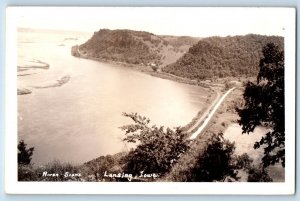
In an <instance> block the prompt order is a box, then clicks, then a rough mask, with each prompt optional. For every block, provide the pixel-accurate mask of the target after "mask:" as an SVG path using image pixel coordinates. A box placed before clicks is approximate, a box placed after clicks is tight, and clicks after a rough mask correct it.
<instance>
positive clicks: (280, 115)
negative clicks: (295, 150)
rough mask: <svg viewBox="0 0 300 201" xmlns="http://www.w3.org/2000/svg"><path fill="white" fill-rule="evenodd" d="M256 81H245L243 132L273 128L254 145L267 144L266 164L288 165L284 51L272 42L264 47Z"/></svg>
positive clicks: (264, 164) (263, 161) (242, 116)
mask: <svg viewBox="0 0 300 201" xmlns="http://www.w3.org/2000/svg"><path fill="white" fill-rule="evenodd" d="M262 52H263V58H262V59H261V60H260V64H259V68H260V71H259V74H258V76H257V82H256V83H252V82H248V83H247V84H246V88H245V92H244V99H245V107H244V108H243V109H237V111H238V113H239V115H240V120H239V124H240V125H242V128H243V133H250V132H252V131H254V129H255V128H256V127H257V126H259V125H265V126H269V127H271V130H270V131H268V132H267V133H266V134H265V135H264V136H263V137H262V138H261V140H260V141H259V142H256V143H255V144H254V148H256V149H257V148H259V147H261V146H263V147H264V156H263V158H262V163H263V166H264V167H267V166H269V165H274V164H275V163H278V162H281V164H282V166H283V167H284V166H285V127H284V124H285V118H284V116H285V115H284V52H283V51H282V50H281V48H280V47H279V46H277V45H275V44H273V43H269V44H267V45H266V46H265V47H264V48H263V51H262Z"/></svg>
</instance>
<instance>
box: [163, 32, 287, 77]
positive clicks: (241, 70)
mask: <svg viewBox="0 0 300 201" xmlns="http://www.w3.org/2000/svg"><path fill="white" fill-rule="evenodd" d="M269 42H272V43H275V44H277V45H279V46H280V47H281V48H283V46H284V39H283V37H278V36H262V35H254V34H249V35H246V36H228V37H209V38H204V39H201V40H200V41H199V42H198V43H197V44H195V45H193V46H192V47H190V48H189V50H188V52H187V53H186V54H184V55H183V56H182V57H181V58H179V59H178V60H177V61H176V62H175V63H172V64H169V65H167V66H165V67H164V68H163V69H162V70H163V71H164V72H166V73H171V74H174V75H176V76H180V77H185V78H190V79H198V80H203V79H209V78H212V77H213V76H216V77H227V76H256V75H257V73H258V67H259V61H260V58H261V56H262V48H263V46H265V45H266V44H267V43H269Z"/></svg>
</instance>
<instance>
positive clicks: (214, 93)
mask: <svg viewBox="0 0 300 201" xmlns="http://www.w3.org/2000/svg"><path fill="white" fill-rule="evenodd" d="M71 54H72V56H74V57H77V58H83V59H89V60H94V61H98V62H103V63H108V64H113V65H117V66H119V67H122V68H123V67H126V68H130V69H132V70H135V71H138V72H142V73H145V74H147V75H151V76H153V77H158V78H161V79H167V80H171V81H174V82H178V83H182V84H189V85H194V86H199V87H201V88H203V89H205V90H207V96H208V103H205V106H204V107H203V108H201V109H200V110H198V112H197V114H196V115H195V117H194V118H192V119H191V120H190V121H189V123H187V124H186V125H183V126H182V127H181V128H182V130H183V131H185V132H186V134H187V138H188V137H189V136H190V134H191V133H193V132H194V130H197V129H198V128H199V127H200V126H201V124H202V123H199V120H200V119H202V118H204V117H203V115H205V113H206V110H209V108H211V107H213V106H214V104H215V101H217V100H216V99H218V98H219V97H218V96H220V94H221V93H222V92H221V90H220V89H219V87H220V85H218V84H216V83H209V84H207V83H203V82H202V83H201V82H198V81H197V80H190V79H188V78H182V77H178V76H176V75H172V74H168V73H165V72H161V71H153V70H152V69H151V67H150V66H143V65H138V64H129V63H125V62H119V61H111V60H105V59H100V58H96V57H91V56H88V55H85V54H83V53H81V51H80V49H79V46H78V45H76V46H72V48H71ZM192 127H194V129H192V130H190V129H191V128H192Z"/></svg>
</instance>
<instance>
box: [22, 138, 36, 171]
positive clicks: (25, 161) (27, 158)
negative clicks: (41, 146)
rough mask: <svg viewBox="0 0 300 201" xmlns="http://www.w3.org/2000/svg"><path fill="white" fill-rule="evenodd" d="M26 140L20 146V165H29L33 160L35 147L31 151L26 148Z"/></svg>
mask: <svg viewBox="0 0 300 201" xmlns="http://www.w3.org/2000/svg"><path fill="white" fill-rule="evenodd" d="M26 147H27V144H25V142H24V140H21V141H20V142H19V144H18V164H19V165H29V164H30V162H31V159H32V155H33V151H34V147H31V148H29V149H27V148H26Z"/></svg>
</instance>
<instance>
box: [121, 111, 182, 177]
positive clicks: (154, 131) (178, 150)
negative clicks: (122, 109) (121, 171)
mask: <svg viewBox="0 0 300 201" xmlns="http://www.w3.org/2000/svg"><path fill="white" fill-rule="evenodd" d="M123 115H124V116H126V117H129V118H131V119H132V120H133V121H134V124H130V125H126V126H123V127H121V129H122V130H124V131H125V134H126V137H125V138H124V141H126V142H131V143H136V144H137V147H136V148H135V149H133V150H131V151H130V152H129V154H128V155H127V160H126V161H127V163H126V165H125V171H128V172H130V173H132V174H140V172H143V173H149V174H151V173H158V174H164V173H166V172H168V171H169V170H170V168H171V166H172V165H173V164H174V163H175V162H176V161H177V160H178V159H179V157H180V155H181V154H182V153H184V152H185V151H186V150H187V149H188V144H187V140H186V135H185V134H184V133H183V132H182V131H181V130H180V129H179V128H176V129H175V130H172V129H170V128H167V129H164V127H163V126H161V127H157V126H156V125H153V126H149V123H150V120H149V119H147V118H146V117H142V116H140V115H138V114H137V113H132V114H127V113H124V114H123Z"/></svg>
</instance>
